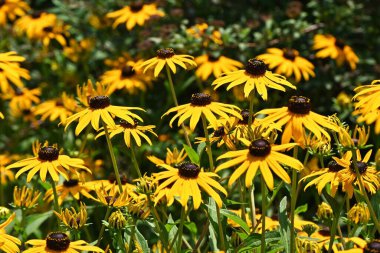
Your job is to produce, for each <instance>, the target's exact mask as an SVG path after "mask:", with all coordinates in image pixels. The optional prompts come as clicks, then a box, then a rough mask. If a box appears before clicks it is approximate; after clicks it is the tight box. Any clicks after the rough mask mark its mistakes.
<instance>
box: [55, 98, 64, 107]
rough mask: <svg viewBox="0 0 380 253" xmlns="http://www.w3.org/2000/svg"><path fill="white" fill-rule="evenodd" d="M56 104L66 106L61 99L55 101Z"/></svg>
mask: <svg viewBox="0 0 380 253" xmlns="http://www.w3.org/2000/svg"><path fill="white" fill-rule="evenodd" d="M55 106H59V107H62V106H64V104H63V101H62V100H61V99H58V100H57V101H56V102H55Z"/></svg>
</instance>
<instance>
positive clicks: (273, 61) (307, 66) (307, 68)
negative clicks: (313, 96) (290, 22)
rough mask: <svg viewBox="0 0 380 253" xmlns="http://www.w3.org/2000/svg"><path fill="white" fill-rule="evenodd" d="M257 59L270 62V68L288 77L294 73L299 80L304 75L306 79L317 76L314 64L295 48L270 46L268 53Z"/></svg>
mask: <svg viewBox="0 0 380 253" xmlns="http://www.w3.org/2000/svg"><path fill="white" fill-rule="evenodd" d="M257 59H260V60H263V61H264V62H265V63H267V64H269V68H270V69H276V70H275V72H276V73H277V74H283V75H285V76H286V77H291V76H292V75H294V76H295V79H296V81H297V82H299V81H301V78H302V77H303V79H305V80H306V81H307V80H309V79H310V76H312V77H315V73H314V65H313V64H312V63H311V62H309V61H308V60H306V59H305V58H303V57H301V56H300V55H299V52H298V51H297V50H295V49H291V48H284V49H282V50H281V49H279V48H268V49H267V53H266V54H262V55H259V56H257Z"/></svg>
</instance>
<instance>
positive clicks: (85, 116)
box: [61, 80, 143, 135]
mask: <svg viewBox="0 0 380 253" xmlns="http://www.w3.org/2000/svg"><path fill="white" fill-rule="evenodd" d="M105 94H107V90H106V87H105V86H103V85H101V84H99V83H97V84H96V90H94V88H93V85H92V82H91V81H90V80H89V81H88V82H87V85H84V86H83V87H81V88H79V86H78V96H79V99H80V101H81V102H82V103H83V104H84V105H85V106H86V108H85V109H83V110H82V111H80V112H78V113H76V114H74V115H72V116H70V117H69V118H67V120H66V121H65V122H61V123H64V124H66V126H65V130H66V129H67V127H68V126H69V125H70V124H71V123H72V122H74V121H76V120H78V121H79V122H78V125H77V127H76V128H75V135H79V134H80V132H82V130H83V129H84V128H85V127H86V126H87V125H89V124H90V123H91V126H92V127H93V128H94V129H95V130H96V131H98V130H99V128H100V127H99V123H100V122H101V120H102V121H103V123H104V124H105V125H106V126H108V127H111V128H115V121H114V117H115V116H117V117H119V118H120V119H123V120H125V121H126V122H128V123H130V124H134V119H138V120H140V121H142V119H141V117H140V116H138V115H137V114H135V113H132V112H131V111H130V110H140V111H143V109H142V108H139V107H125V106H115V105H111V99H110V98H109V97H108V96H107V95H105Z"/></svg>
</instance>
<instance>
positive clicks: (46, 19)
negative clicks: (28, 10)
mask: <svg viewBox="0 0 380 253" xmlns="http://www.w3.org/2000/svg"><path fill="white" fill-rule="evenodd" d="M56 24H57V16H56V15H55V14H52V13H47V12H44V11H34V13H32V14H31V15H25V16H22V17H21V18H19V19H18V20H17V21H16V23H15V24H14V26H15V29H16V31H18V32H19V33H24V32H25V33H26V35H27V36H28V38H29V39H38V38H41V36H42V34H43V33H44V31H43V30H44V28H45V27H54V26H55V25H56Z"/></svg>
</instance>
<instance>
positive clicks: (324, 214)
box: [315, 202, 333, 221]
mask: <svg viewBox="0 0 380 253" xmlns="http://www.w3.org/2000/svg"><path fill="white" fill-rule="evenodd" d="M315 215H316V216H317V218H318V219H320V220H321V221H323V220H330V221H331V219H332V218H333V210H332V208H331V206H330V205H329V204H327V203H326V202H322V203H321V204H319V205H318V209H317V213H316V214H315Z"/></svg>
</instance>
